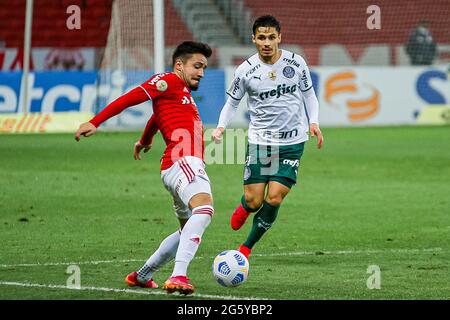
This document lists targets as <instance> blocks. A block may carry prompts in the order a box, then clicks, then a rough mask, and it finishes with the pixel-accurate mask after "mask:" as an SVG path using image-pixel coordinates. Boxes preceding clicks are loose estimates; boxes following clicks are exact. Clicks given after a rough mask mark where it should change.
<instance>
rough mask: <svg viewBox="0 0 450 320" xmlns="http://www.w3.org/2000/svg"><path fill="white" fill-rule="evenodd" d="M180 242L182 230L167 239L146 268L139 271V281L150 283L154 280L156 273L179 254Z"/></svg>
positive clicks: (148, 261)
mask: <svg viewBox="0 0 450 320" xmlns="http://www.w3.org/2000/svg"><path fill="white" fill-rule="evenodd" d="M179 242H180V230H177V231H175V232H174V233H172V234H171V235H170V236H168V237H167V238H165V239H164V240H163V241H162V242H161V244H160V245H159V248H158V250H156V251H155V253H153V254H152V256H151V257H150V258H149V259H148V260H147V262H146V263H145V264H144V266H143V267H142V268H141V269H139V271H138V280H139V281H148V280H150V279H151V278H152V275H153V273H154V272H155V271H157V270H158V269H160V268H161V267H163V266H164V265H165V264H166V263H168V262H169V261H170V260H172V259H173V258H174V257H175V254H176V253H177V249H178V244H179Z"/></svg>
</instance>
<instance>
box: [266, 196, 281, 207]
mask: <svg viewBox="0 0 450 320" xmlns="http://www.w3.org/2000/svg"><path fill="white" fill-rule="evenodd" d="M266 202H267V203H268V204H270V205H271V206H274V207H278V206H280V205H281V203H282V202H283V197H282V196H281V195H280V194H276V195H271V194H268V195H267V198H266Z"/></svg>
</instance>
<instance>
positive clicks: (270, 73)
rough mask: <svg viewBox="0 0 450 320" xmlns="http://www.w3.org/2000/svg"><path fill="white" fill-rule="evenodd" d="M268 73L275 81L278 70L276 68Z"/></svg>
mask: <svg viewBox="0 0 450 320" xmlns="http://www.w3.org/2000/svg"><path fill="white" fill-rule="evenodd" d="M267 75H268V76H269V78H270V80H272V81H275V80H276V79H277V72H276V71H275V70H272V71H269V73H268V74H267Z"/></svg>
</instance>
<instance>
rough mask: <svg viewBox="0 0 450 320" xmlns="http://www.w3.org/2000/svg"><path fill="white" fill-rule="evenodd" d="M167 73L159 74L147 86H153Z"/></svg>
mask: <svg viewBox="0 0 450 320" xmlns="http://www.w3.org/2000/svg"><path fill="white" fill-rule="evenodd" d="M168 74H169V73H168V72H165V73H160V74H158V75H157V76H155V77H154V78H153V79H152V80H151V81H150V82H149V83H148V84H149V85H154V84H155V83H157V82H158V81H159V80H161V78H162V77H164V76H165V75H168Z"/></svg>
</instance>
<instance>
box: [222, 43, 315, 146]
mask: <svg viewBox="0 0 450 320" xmlns="http://www.w3.org/2000/svg"><path fill="white" fill-rule="evenodd" d="M312 87H313V86H312V81H311V75H310V73H309V69H308V66H307V65H306V62H305V60H304V59H303V58H302V57H301V56H299V55H297V54H295V53H292V52H289V51H287V50H282V52H281V57H280V58H279V59H278V61H277V62H276V63H274V64H266V63H264V62H262V61H261V59H260V58H259V55H258V54H255V55H253V56H251V57H250V58H249V59H247V60H246V61H244V62H243V63H242V64H241V65H240V66H239V67H238V68H237V69H236V72H235V74H234V79H233V82H232V83H231V86H230V88H229V89H228V91H227V94H228V95H229V96H230V97H231V98H232V99H235V100H241V99H242V98H243V97H244V95H245V93H247V94H248V101H247V105H248V110H249V113H250V125H249V131H248V141H249V143H252V144H264V145H291V144H297V143H301V142H303V141H306V140H308V130H309V123H308V118H307V115H306V111H305V108H304V100H303V92H306V91H308V90H310V89H311V88H312Z"/></svg>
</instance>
